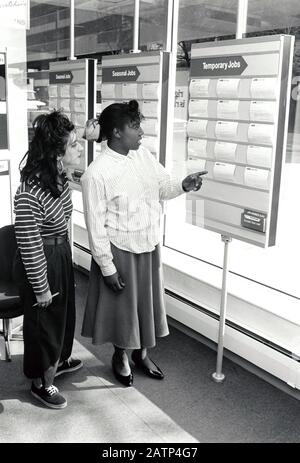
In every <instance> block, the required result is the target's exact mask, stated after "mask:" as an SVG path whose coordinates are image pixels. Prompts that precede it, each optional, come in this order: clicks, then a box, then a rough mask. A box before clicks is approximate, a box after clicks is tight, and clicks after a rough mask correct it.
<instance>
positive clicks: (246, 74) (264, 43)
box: [186, 35, 294, 247]
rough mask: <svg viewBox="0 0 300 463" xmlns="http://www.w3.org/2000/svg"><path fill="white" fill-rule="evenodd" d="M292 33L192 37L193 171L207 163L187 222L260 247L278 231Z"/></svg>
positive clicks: (190, 126) (190, 148) (190, 134)
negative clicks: (196, 40)
mask: <svg viewBox="0 0 300 463" xmlns="http://www.w3.org/2000/svg"><path fill="white" fill-rule="evenodd" d="M293 45H294V37H292V36H287V35H280V36H279V35H277V36H268V37H256V38H250V39H240V40H230V41H229V40H226V41H224V43H222V42H218V43H209V44H205V45H203V44H201V45H200V44H194V45H192V51H191V75H190V85H189V119H188V123H187V136H188V142H187V144H188V160H187V166H188V171H189V172H192V171H193V172H195V171H201V170H207V171H208V174H207V175H206V176H205V180H204V181H203V186H202V188H201V189H200V190H199V192H194V193H191V194H189V195H188V196H187V202H186V205H187V222H188V223H191V224H193V225H199V226H202V227H204V228H206V229H209V230H212V231H215V232H219V233H221V234H222V235H225V236H230V237H233V238H237V239H240V240H243V241H247V242H249V243H252V244H255V245H257V246H261V247H267V246H273V245H274V244H275V238H276V226H277V215H278V201H279V190H280V179H281V168H282V163H283V161H284V157H285V149H286V136H287V123H288V109H289V98H290V94H289V93H290V80H291V67H292V58H293Z"/></svg>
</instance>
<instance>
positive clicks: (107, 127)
mask: <svg viewBox="0 0 300 463" xmlns="http://www.w3.org/2000/svg"><path fill="white" fill-rule="evenodd" d="M143 119H144V116H143V115H142V113H141V112H140V110H139V104H138V102H137V101H136V100H130V101H129V103H113V104H111V105H109V106H107V107H106V108H105V109H103V111H102V113H101V114H100V116H99V125H100V135H99V138H98V140H97V141H99V142H100V141H102V140H104V139H107V140H109V139H110V138H111V136H112V133H113V130H114V129H115V128H117V129H120V130H122V129H123V128H124V126H125V125H126V124H129V123H132V122H134V123H140V122H141V121H142V120H143Z"/></svg>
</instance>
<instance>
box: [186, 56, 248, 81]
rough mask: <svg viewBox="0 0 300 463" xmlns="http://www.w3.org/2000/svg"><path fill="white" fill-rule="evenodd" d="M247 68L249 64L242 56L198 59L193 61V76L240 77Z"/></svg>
mask: <svg viewBox="0 0 300 463" xmlns="http://www.w3.org/2000/svg"><path fill="white" fill-rule="evenodd" d="M247 66H248V65H247V63H246V61H245V60H244V58H243V57H242V56H218V57H212V58H209V57H207V58H198V59H195V60H194V61H192V65H191V76H192V77H194V76H198V77H200V76H206V75H209V76H210V77H212V76H224V75H231V76H232V75H237V76H240V75H241V74H242V73H243V72H244V70H245V69H246V67H247Z"/></svg>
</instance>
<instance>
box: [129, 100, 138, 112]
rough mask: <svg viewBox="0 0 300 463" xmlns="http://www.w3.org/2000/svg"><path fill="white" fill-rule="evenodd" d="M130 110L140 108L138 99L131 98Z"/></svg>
mask: <svg viewBox="0 0 300 463" xmlns="http://www.w3.org/2000/svg"><path fill="white" fill-rule="evenodd" d="M128 106H129V109H130V111H134V112H136V111H138V110H139V104H138V102H137V101H136V100H130V101H129V103H128Z"/></svg>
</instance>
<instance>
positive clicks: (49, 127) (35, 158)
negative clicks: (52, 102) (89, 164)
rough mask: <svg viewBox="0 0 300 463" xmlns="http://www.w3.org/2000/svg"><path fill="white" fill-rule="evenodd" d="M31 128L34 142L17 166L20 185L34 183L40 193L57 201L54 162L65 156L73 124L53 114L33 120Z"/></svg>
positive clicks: (59, 115)
mask: <svg viewBox="0 0 300 463" xmlns="http://www.w3.org/2000/svg"><path fill="white" fill-rule="evenodd" d="M32 125H33V129H34V135H33V139H32V141H31V142H30V144H29V149H28V151H27V153H26V154H25V156H24V157H23V159H22V160H21V162H20V166H19V167H20V172H21V181H22V182H29V181H31V180H34V181H35V182H36V183H37V184H38V185H39V186H40V187H41V188H42V189H43V190H45V191H50V192H51V194H52V195H53V196H54V197H55V198H57V197H58V196H60V194H61V191H60V190H59V189H58V186H57V178H58V168H57V158H58V157H60V156H63V155H64V154H65V150H66V144H67V142H68V138H69V134H70V132H72V131H73V130H74V124H73V123H72V122H71V121H70V120H69V119H68V117H67V116H66V115H65V114H63V113H62V112H61V111H56V110H54V111H52V112H51V113H49V114H41V115H39V116H38V117H36V118H35V120H34V121H33V124H32ZM26 158H27V159H26ZM25 159H26V163H25V165H23V164H24V162H25Z"/></svg>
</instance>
